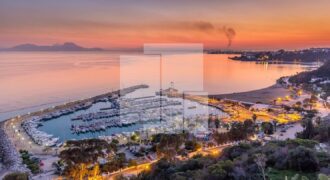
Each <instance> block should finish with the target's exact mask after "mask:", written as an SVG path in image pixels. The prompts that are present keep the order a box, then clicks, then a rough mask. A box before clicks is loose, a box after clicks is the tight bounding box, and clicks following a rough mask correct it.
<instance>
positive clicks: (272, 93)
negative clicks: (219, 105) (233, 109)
mask: <svg viewBox="0 0 330 180" xmlns="http://www.w3.org/2000/svg"><path fill="white" fill-rule="evenodd" d="M290 94H291V92H290V90H289V89H286V88H284V87H282V86H281V85H279V84H274V85H272V86H269V87H266V88H262V89H257V90H252V91H246V92H238V93H228V94H212V95H209V96H208V97H209V98H215V99H226V100H233V101H240V102H247V103H257V102H258V103H262V104H272V103H273V101H274V99H276V98H277V97H284V96H288V95H290Z"/></svg>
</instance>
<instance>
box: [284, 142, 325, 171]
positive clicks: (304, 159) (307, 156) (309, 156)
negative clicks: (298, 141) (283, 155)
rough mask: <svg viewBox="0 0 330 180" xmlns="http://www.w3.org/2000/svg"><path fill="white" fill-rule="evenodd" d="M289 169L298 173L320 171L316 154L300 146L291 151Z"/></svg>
mask: <svg viewBox="0 0 330 180" xmlns="http://www.w3.org/2000/svg"><path fill="white" fill-rule="evenodd" d="M288 162H289V168H290V169H293V170H296V171H304V172H315V171H317V170H318V169H319V160H318V159H317V157H316V155H315V153H314V152H312V151H311V150H310V149H307V148H306V147H303V146H299V147H297V148H295V149H293V150H291V151H289V157H288Z"/></svg>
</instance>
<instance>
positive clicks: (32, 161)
mask: <svg viewBox="0 0 330 180" xmlns="http://www.w3.org/2000/svg"><path fill="white" fill-rule="evenodd" d="M19 152H20V154H21V158H22V160H23V164H25V165H26V166H27V168H29V169H30V170H31V172H32V173H33V174H37V173H39V172H40V160H39V159H38V158H33V157H31V155H30V154H29V152H28V151H26V150H20V151H19Z"/></svg>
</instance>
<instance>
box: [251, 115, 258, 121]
mask: <svg viewBox="0 0 330 180" xmlns="http://www.w3.org/2000/svg"><path fill="white" fill-rule="evenodd" d="M252 120H253V122H254V123H255V122H256V120H257V115H256V114H253V115H252Z"/></svg>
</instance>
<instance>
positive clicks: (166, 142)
mask: <svg viewBox="0 0 330 180" xmlns="http://www.w3.org/2000/svg"><path fill="white" fill-rule="evenodd" d="M182 144H183V135H182V134H162V135H161V138H160V142H159V143H158V144H157V147H156V149H157V155H158V156H159V157H164V158H165V159H167V160H170V161H171V160H173V159H174V158H175V156H176V154H177V151H178V149H179V147H180V146H181V145H182Z"/></svg>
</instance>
